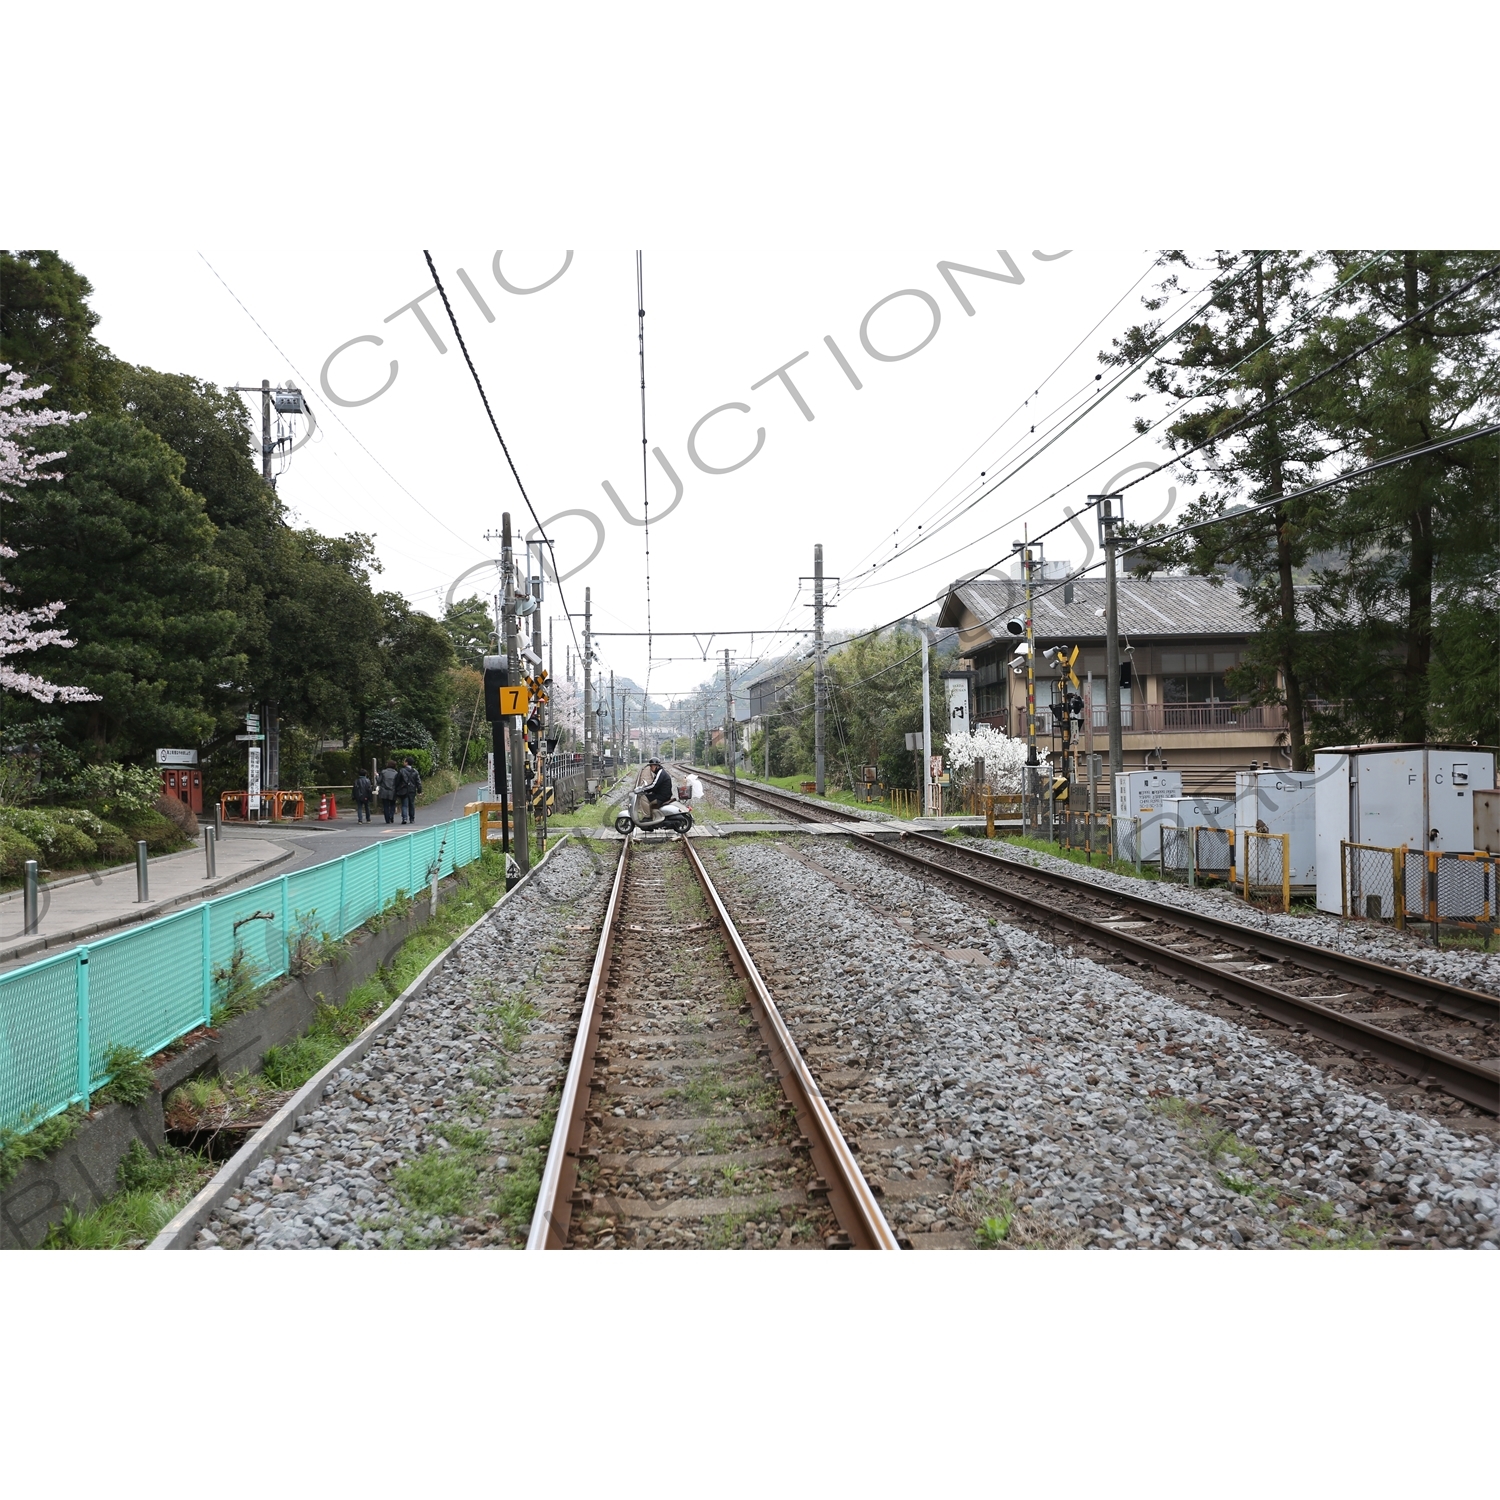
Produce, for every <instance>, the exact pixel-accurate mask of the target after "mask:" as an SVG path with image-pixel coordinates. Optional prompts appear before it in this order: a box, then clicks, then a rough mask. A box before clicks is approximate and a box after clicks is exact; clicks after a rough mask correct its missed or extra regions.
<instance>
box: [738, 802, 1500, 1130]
mask: <svg viewBox="0 0 1500 1500" xmlns="http://www.w3.org/2000/svg"><path fill="white" fill-rule="evenodd" d="M716 779H717V778H716ZM742 790H743V793H744V795H745V796H747V797H750V798H752V799H760V800H762V801H765V802H770V803H772V804H773V805H775V804H780V805H781V806H783V807H785V808H786V809H787V810H788V811H792V812H795V813H798V814H799V815H800V816H802V817H804V818H806V819H807V820H808V821H814V817H813V813H812V810H811V809H810V808H807V807H806V805H805V804H804V805H803V806H802V807H801V808H798V806H797V804H796V803H795V802H794V801H792V800H791V798H792V794H790V793H788V794H786V796H785V797H782V796H779V795H776V794H767V793H764V792H762V791H760V790H758V789H744V788H742ZM819 811H821V809H819ZM834 816H835V817H836V816H838V815H837V814H834ZM850 821H854V820H850ZM859 836H862V837H863V838H864V839H865V841H866V842H867V843H869V844H870V846H871V847H873V848H876V849H879V850H881V851H883V852H884V853H886V854H888V855H890V856H892V857H894V858H896V859H900V860H904V861H906V862H908V863H911V864H916V865H919V866H921V867H922V868H924V869H926V870H929V871H931V872H933V873H935V874H939V875H946V876H948V877H949V878H950V879H952V880H954V881H956V882H958V883H959V884H960V885H965V886H967V887H969V888H970V889H972V890H976V891H979V892H982V893H983V894H985V895H988V896H991V897H993V898H994V899H996V900H999V901H1002V902H1005V903H1008V904H1010V905H1012V906H1020V907H1022V908H1023V909H1025V910H1027V911H1028V912H1032V913H1035V914H1036V915H1038V916H1041V917H1042V918H1044V919H1045V920H1046V921H1047V922H1049V923H1052V924H1053V925H1060V926H1063V927H1065V928H1067V929H1069V930H1070V931H1073V932H1075V933H1078V934H1079V935H1080V936H1085V937H1089V938H1091V939H1093V940H1094V941H1097V942H1102V943H1105V944H1107V945H1108V946H1112V947H1116V948H1123V949H1126V950H1129V951H1131V952H1133V953H1135V954H1138V955H1140V959H1141V961H1143V962H1145V963H1146V964H1147V965H1149V966H1150V967H1151V968H1154V969H1156V970H1157V971H1159V972H1163V973H1169V974H1171V975H1172V976H1173V977H1175V978H1179V979H1183V980H1185V981H1187V982H1188V983H1190V984H1192V985H1193V986H1194V987H1195V988H1198V989H1202V990H1204V991H1206V992H1207V993H1208V994H1209V995H1210V996H1212V997H1214V998H1222V999H1226V1000H1230V1001H1233V1002H1234V1003H1235V1004H1237V1005H1242V1006H1245V1007H1247V1008H1249V1009H1253V1010H1256V1011H1259V1012H1260V1013H1261V1014H1262V1015H1266V1016H1269V1017H1271V1018H1272V1019H1273V1020H1277V1021H1280V1022H1281V1023H1282V1024H1283V1025H1286V1026H1288V1027H1290V1028H1292V1029H1293V1030H1305V1031H1309V1032H1311V1033H1313V1034H1314V1035H1316V1036H1320V1037H1322V1038H1323V1039H1324V1040H1325V1041H1329V1042H1332V1043H1333V1044H1334V1045H1335V1046H1338V1047H1341V1048H1343V1049H1345V1050H1346V1051H1350V1052H1353V1053H1355V1054H1356V1055H1359V1056H1375V1057H1378V1058H1380V1059H1381V1060H1382V1061H1383V1062H1386V1063H1389V1064H1390V1065H1391V1066H1392V1067H1394V1068H1396V1069H1397V1070H1398V1071H1400V1072H1402V1073H1406V1074H1408V1075H1409V1076H1412V1077H1415V1078H1417V1079H1419V1080H1420V1081H1422V1082H1423V1083H1424V1084H1426V1083H1432V1084H1435V1085H1436V1086H1438V1087H1440V1088H1442V1089H1443V1090H1444V1091H1445V1092H1446V1093H1449V1094H1452V1095H1453V1096H1454V1097H1455V1098H1458V1099H1462V1100H1463V1101H1464V1102H1465V1103H1466V1104H1472V1105H1474V1106H1475V1108H1477V1109H1483V1110H1486V1111H1488V1112H1489V1113H1491V1114H1500V1076H1497V1075H1496V1073H1495V1072H1494V1071H1493V1070H1492V1069H1490V1068H1487V1067H1485V1066H1483V1065H1482V1064H1478V1063H1474V1062H1471V1061H1470V1060H1469V1059H1468V1058H1465V1057H1460V1056H1458V1055H1457V1054H1455V1053H1452V1052H1447V1051H1445V1050H1443V1049H1442V1048H1439V1047H1433V1046H1431V1045H1430V1044H1429V1043H1426V1042H1421V1041H1418V1040H1416V1039H1415V1038H1409V1037H1403V1036H1400V1035H1399V1034H1397V1033H1395V1032H1391V1031H1387V1030H1385V1029H1384V1028H1383V1027H1380V1026H1376V1025H1373V1024H1372V1023H1371V1022H1369V1021H1366V1020H1364V1019H1363V1018H1362V1017H1360V1016H1356V1015H1350V1014H1346V1013H1344V1012H1341V1011H1336V1010H1332V1009H1330V1008H1329V1007H1328V1006H1326V1005H1322V1004H1320V1003H1319V1002H1318V1001H1316V1000H1312V999H1307V998H1304V997H1302V996H1298V995H1293V994H1290V993H1288V992H1286V991H1284V990H1278V989H1275V988H1273V987H1272V986H1270V985H1267V984H1262V983H1261V982H1260V981H1259V980H1255V979H1250V978H1248V977H1246V976H1244V975H1240V974H1235V973H1234V972H1233V971H1232V970H1231V971H1226V970H1224V969H1221V968H1218V967H1216V966H1215V965H1214V964H1213V963H1211V962H1209V961H1207V960H1204V959H1199V958H1195V957H1194V956H1193V955H1191V954H1186V953H1180V952H1177V951H1176V950H1174V949H1172V948H1168V947H1165V946H1162V945H1161V944H1159V943H1156V942H1153V941H1152V940H1151V939H1149V938H1146V937H1140V936H1137V935H1136V934H1135V933H1133V932H1128V931H1122V930H1121V929H1120V928H1119V927H1118V926H1117V925H1116V924H1115V923H1113V922H1107V921H1099V920H1096V919H1095V918H1091V917H1085V916H1082V915H1079V914H1076V913H1072V912H1068V911H1065V910H1061V909H1059V908H1058V907H1057V906H1056V905H1055V904H1054V903H1052V902H1050V901H1045V900H1042V899H1040V898H1038V897H1034V896H1027V895H1026V894H1024V893H1023V892H1020V891H1016V890H1013V889H1011V888H1009V887H1006V886H1000V885H996V884H995V883H993V882H992V881H988V880H984V879H982V878H981V877H979V876H977V875H973V874H970V873H968V872H966V871H963V870H955V869H953V868H952V867H951V866H948V865H943V864H939V863H938V862H937V861H936V860H934V859H930V858H928V857H926V856H924V855H921V854H916V853H914V852H912V851H911V850H910V849H902V848H900V847H899V846H898V845H896V844H893V843H892V842H891V841H890V840H889V839H879V838H875V837H872V836H871V835H869V834H864V833H862V834H861V835H859ZM899 837H900V838H901V839H903V840H905V839H913V840H917V841H920V842H922V843H924V844H928V845H930V846H932V847H935V848H940V849H942V850H944V851H946V852H948V853H957V854H959V855H960V856H962V857H967V858H972V859H978V860H984V861H986V862H989V863H992V864H995V865H998V866H1000V867H1001V868H1003V869H1004V870H1006V871H1008V872H1013V873H1014V874H1016V875H1017V876H1019V877H1020V878H1021V879H1023V880H1027V881H1030V882H1032V883H1034V884H1041V885H1046V886H1050V887H1052V888H1053V889H1055V890H1061V891H1064V892H1066V893H1068V894H1069V895H1074V896H1076V895H1082V894H1087V895H1089V896H1090V897H1092V898H1094V899H1098V900H1102V901H1104V902H1106V903H1107V904H1110V905H1114V906H1118V907H1121V908H1123V909H1124V910H1126V911H1133V912H1135V913H1137V914H1140V915H1143V916H1146V917H1147V918H1148V919H1150V920H1152V921H1159V922H1162V923H1163V924H1164V925H1167V926H1170V927H1175V928H1177V929H1179V930H1182V931H1187V932H1191V933H1193V934H1195V935H1196V936H1199V937H1208V938H1212V939H1213V940H1214V941H1216V942H1225V943H1231V944H1235V945H1238V946H1239V947H1240V948H1241V949H1243V950H1245V951H1248V952H1251V953H1254V954H1255V955H1256V956H1258V957H1261V958H1267V959H1274V960H1280V961H1286V962H1289V963H1292V964H1295V965H1296V966H1297V967H1298V968H1300V969H1302V970H1304V971H1311V972H1313V973H1316V974H1318V975H1321V976H1323V977H1327V978H1333V979H1338V980H1343V981H1345V982H1348V983H1352V984H1355V985H1358V986H1361V987H1363V988H1365V989H1367V990H1369V991H1371V992H1372V993H1374V994H1384V995H1385V996H1387V997H1389V998H1391V999H1395V1000H1404V1001H1406V1002H1407V1003H1409V1004H1414V1005H1417V1006H1418V1007H1422V1008H1427V1007H1431V1008H1434V1009H1437V1010H1441V1011H1444V1012H1445V1013H1447V1014H1449V1015H1453V1016H1458V1017H1461V1018H1463V1019H1465V1020H1471V1021H1481V1022H1495V1021H1496V1020H1497V1019H1500V998H1497V997H1495V996H1492V995H1487V994H1485V993H1484V992H1483V991H1480V990H1468V989H1464V988H1463V987H1462V986H1459V985H1453V984H1448V983H1446V982H1445V981H1443V980H1437V979H1429V978H1426V977H1425V976H1422V975H1415V974H1412V973H1410V972H1408V971H1406V970H1403V969H1397V968H1395V967H1393V966H1391V965H1389V964H1381V963H1376V962H1374V961H1373V960H1371V959H1364V958H1356V957H1354V956H1352V955H1349V954H1339V953H1333V952H1330V951H1329V950H1328V949H1326V948H1318V947H1316V946H1314V945H1313V944H1311V943H1303V942H1300V941H1298V940H1297V939H1295V938H1285V937H1280V936H1277V935H1275V934H1272V933H1266V932H1261V931H1258V930H1256V929H1253V928H1248V927H1246V926H1244V925H1243V924H1242V923H1239V922H1233V921H1230V920H1227V919H1225V918H1219V917H1207V916H1203V915H1201V914H1200V913H1197V912H1191V911H1186V910H1183V909H1182V908H1180V907H1175V906H1171V905H1168V904H1167V903H1166V902H1164V901H1158V900H1156V899H1154V898H1153V897H1148V896H1137V895H1131V894H1127V893H1125V892H1122V891H1117V890H1115V889H1113V888H1112V887H1105V886H1099V885H1096V884H1095V883H1094V882H1092V881H1088V880H1084V879H1081V878H1080V877H1077V876H1072V875H1067V874H1064V873H1063V872H1062V871H1059V870H1043V869H1039V868H1037V867H1036V866H1033V865H1023V864H1020V863H1019V862H1017V861H1014V860H1007V859H1005V858H1003V857H1002V856H1000V855H996V854H990V853H988V852H986V851H984V850H979V849H970V848H963V847H960V846H958V845H955V844H952V843H950V842H949V841H948V840H947V839H943V838H938V837H937V836H935V835H933V834H928V833H923V832H920V831H918V830H902V831H901V832H900V835H899Z"/></svg>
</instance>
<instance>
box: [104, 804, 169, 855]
mask: <svg viewBox="0 0 1500 1500" xmlns="http://www.w3.org/2000/svg"><path fill="white" fill-rule="evenodd" d="M120 821H121V822H122V823H123V824H124V825H125V826H124V833H125V837H126V839H127V840H129V842H130V843H131V845H132V846H133V845H134V844H135V843H136V842H137V841H138V840H140V839H145V841H146V849H147V852H148V853H151V854H163V853H170V852H171V851H172V850H173V849H180V848H181V847H182V845H183V842H184V839H183V834H182V831H181V829H179V828H178V826H177V825H176V824H175V823H173V822H171V821H170V820H168V819H167V818H164V817H163V816H162V815H161V814H160V813H159V812H157V810H156V809H155V808H154V807H153V808H150V809H148V810H147V811H146V812H141V813H132V814H130V815H129V816H128V817H122V818H121V820H120Z"/></svg>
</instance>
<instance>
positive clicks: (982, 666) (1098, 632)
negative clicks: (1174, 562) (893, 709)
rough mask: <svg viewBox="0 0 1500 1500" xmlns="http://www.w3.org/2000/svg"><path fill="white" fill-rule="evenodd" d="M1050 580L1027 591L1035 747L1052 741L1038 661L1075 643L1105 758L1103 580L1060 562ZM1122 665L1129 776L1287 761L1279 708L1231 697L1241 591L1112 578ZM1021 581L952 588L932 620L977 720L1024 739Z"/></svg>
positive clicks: (1242, 620)
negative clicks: (961, 665)
mask: <svg viewBox="0 0 1500 1500" xmlns="http://www.w3.org/2000/svg"><path fill="white" fill-rule="evenodd" d="M1047 571H1048V573H1049V574H1054V575H1058V576H1051V577H1047V578H1038V579H1036V580H1035V581H1034V582H1033V584H1032V622H1033V630H1034V634H1035V640H1036V648H1037V661H1038V671H1037V679H1036V683H1037V688H1036V701H1037V718H1038V724H1037V733H1038V745H1039V747H1040V748H1043V749H1045V748H1047V747H1048V746H1049V745H1053V744H1054V741H1053V736H1052V716H1051V714H1050V713H1049V712H1048V710H1047V705H1048V704H1049V703H1050V702H1051V701H1052V695H1053V685H1054V683H1055V682H1056V681H1057V678H1058V672H1057V668H1056V667H1054V666H1052V665H1051V663H1049V662H1045V661H1044V660H1043V656H1042V653H1043V652H1045V651H1046V650H1047V649H1048V648H1049V647H1053V646H1066V647H1072V646H1078V647H1079V648H1080V651H1079V657H1078V662H1077V666H1076V670H1077V672H1078V675H1079V677H1080V679H1082V680H1083V681H1084V683H1085V685H1087V684H1088V683H1089V681H1090V679H1092V689H1093V691H1092V698H1093V723H1094V748H1095V749H1096V750H1098V751H1102V752H1106V753H1107V751H1108V746H1109V726H1108V721H1107V719H1106V717H1105V706H1104V701H1105V695H1104V661H1105V639H1104V633H1105V626H1104V604H1105V587H1106V584H1105V580H1104V579H1103V578H1097V577H1095V578H1079V579H1076V580H1074V581H1072V582H1068V581H1065V579H1064V578H1063V577H1062V576H1060V575H1062V574H1065V573H1066V572H1067V571H1068V568H1067V565H1066V564H1062V563H1050V564H1048V566H1047ZM1117 589H1118V600H1119V606H1118V608H1119V622H1120V649H1121V659H1122V661H1123V662H1126V663H1128V664H1129V668H1130V670H1129V679H1130V680H1129V684H1128V686H1123V685H1122V687H1121V693H1120V698H1121V704H1120V707H1121V715H1120V716H1121V728H1122V737H1123V741H1124V748H1125V766H1126V769H1127V770H1129V769H1138V768H1141V767H1143V766H1153V767H1155V766H1159V765H1160V764H1161V763H1162V762H1163V761H1166V762H1167V763H1168V764H1170V765H1173V766H1176V767H1180V768H1182V769H1184V770H1189V769H1201V770H1209V769H1218V770H1224V771H1228V770H1230V769H1234V768H1246V767H1248V766H1249V765H1250V763H1251V762H1252V761H1254V762H1256V763H1257V764H1259V765H1266V764H1273V765H1282V764H1285V763H1286V761H1285V757H1284V755H1283V753H1282V752H1283V747H1284V746H1285V744H1286V715H1285V711H1284V710H1283V709H1282V708H1280V707H1277V706H1275V705H1251V704H1246V703H1243V702H1239V701H1237V700H1236V699H1235V697H1234V695H1233V694H1231V693H1230V692H1229V690H1228V688H1227V687H1226V685H1225V674H1226V673H1227V672H1229V671H1230V669H1231V668H1233V667H1236V666H1238V665H1239V663H1240V659H1241V657H1242V656H1243V655H1244V653H1245V650H1246V648H1247V646H1248V644H1249V641H1250V638H1251V636H1252V635H1254V634H1255V633H1256V628H1257V627H1256V621H1255V618H1254V616H1253V615H1252V614H1251V612H1250V610H1249V609H1248V608H1247V607H1246V606H1245V604H1244V603H1243V601H1242V597H1241V594H1240V590H1239V587H1238V585H1237V584H1235V583H1233V582H1232V581H1229V580H1227V579H1226V580H1224V581H1223V582H1217V581H1215V580H1212V579H1208V578H1201V577H1189V576H1181V575H1172V574H1158V575H1157V576H1156V577H1154V578H1149V579H1148V578H1136V577H1133V576H1130V575H1125V574H1122V575H1121V576H1120V578H1119V579H1118V583H1117ZM1025 609H1026V600H1025V585H1024V584H1023V583H1022V582H1021V580H1020V579H1017V578H1001V577H981V578H970V579H964V580H961V581H960V582H958V583H955V584H954V585H953V586H952V587H951V588H950V589H949V591H948V596H947V598H946V599H945V600H944V602H943V608H942V611H941V613H940V614H939V616H938V623H939V624H940V625H943V626H948V627H950V628H952V629H955V630H957V631H958V639H959V650H960V652H961V653H962V655H963V657H964V658H965V659H966V662H965V664H966V665H967V667H968V668H969V669H970V670H971V671H972V672H973V691H974V704H973V709H974V714H975V717H976V718H977V719H979V720H981V721H983V722H985V723H989V724H993V725H994V726H995V727H996V728H998V729H1002V730H1004V731H1005V733H1007V734H1010V735H1014V736H1017V737H1024V736H1025V734H1026V678H1025V674H1024V671H1023V672H1021V673H1019V674H1018V673H1016V672H1015V671H1013V670H1012V668H1013V667H1014V666H1015V665H1016V664H1018V663H1019V664H1021V665H1023V666H1024V661H1025V658H1024V655H1019V656H1018V655H1017V654H1016V647H1017V644H1018V641H1017V637H1016V636H1014V635H1012V634H1010V633H1009V632H1008V631H1007V629H1006V623H1007V621H1010V620H1013V619H1014V620H1020V619H1023V618H1024V616H1025Z"/></svg>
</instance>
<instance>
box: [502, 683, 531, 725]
mask: <svg viewBox="0 0 1500 1500" xmlns="http://www.w3.org/2000/svg"><path fill="white" fill-rule="evenodd" d="M530 712H531V694H530V693H529V692H527V690H526V689H525V688H524V687H503V688H501V689H500V717H501V718H509V717H510V716H511V715H512V714H515V715H516V716H517V717H518V718H523V719H524V718H525V717H526V715H527V714H528V713H530Z"/></svg>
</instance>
